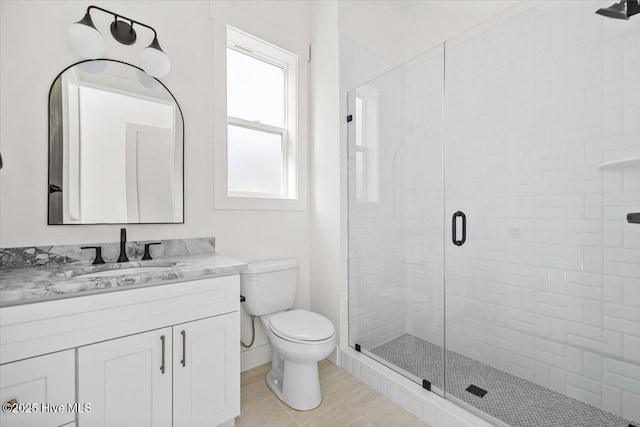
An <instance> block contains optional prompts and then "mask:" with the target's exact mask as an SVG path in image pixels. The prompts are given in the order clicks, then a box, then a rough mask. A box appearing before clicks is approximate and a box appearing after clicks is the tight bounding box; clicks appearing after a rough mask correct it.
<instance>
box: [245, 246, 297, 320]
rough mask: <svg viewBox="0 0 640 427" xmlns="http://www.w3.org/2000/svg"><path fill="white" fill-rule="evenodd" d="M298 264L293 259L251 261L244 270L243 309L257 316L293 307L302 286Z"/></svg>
mask: <svg viewBox="0 0 640 427" xmlns="http://www.w3.org/2000/svg"><path fill="white" fill-rule="evenodd" d="M298 266H299V264H298V261H297V260H295V259H291V258H285V259H274V260H268V261H258V262H250V263H249V264H247V266H246V267H245V268H244V269H243V270H241V271H240V294H241V295H242V296H244V298H245V301H244V303H243V304H242V306H243V307H244V308H245V310H246V311H247V313H249V314H251V315H253V316H263V315H265V314H271V313H277V312H278V311H283V310H288V309H290V308H291V307H293V301H294V300H295V297H296V289H297V287H298Z"/></svg>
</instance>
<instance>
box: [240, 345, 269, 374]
mask: <svg viewBox="0 0 640 427" xmlns="http://www.w3.org/2000/svg"><path fill="white" fill-rule="evenodd" d="M269 362H271V346H270V345H269V344H263V345H261V346H258V347H251V348H249V349H247V350H244V351H243V352H241V353H240V371H241V372H244V371H248V370H249V369H253V368H255V367H256V366H260V365H264V364H265V363H269Z"/></svg>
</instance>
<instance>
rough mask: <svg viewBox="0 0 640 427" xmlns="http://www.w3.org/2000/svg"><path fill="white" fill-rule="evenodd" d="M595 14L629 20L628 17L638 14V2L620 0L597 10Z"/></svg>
mask: <svg viewBox="0 0 640 427" xmlns="http://www.w3.org/2000/svg"><path fill="white" fill-rule="evenodd" d="M596 13H597V14H598V15H602V16H606V17H607V18H615V19H629V17H630V16H633V15H635V14H636V13H640V4H638V0H622V1H621V2H620V3H614V4H612V5H611V6H609V7H605V8H602V9H598V10H596Z"/></svg>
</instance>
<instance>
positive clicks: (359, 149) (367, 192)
mask: <svg viewBox="0 0 640 427" xmlns="http://www.w3.org/2000/svg"><path fill="white" fill-rule="evenodd" d="M358 99H360V100H361V101H362V114H361V116H360V117H358V114H356V112H357V107H356V105H357V104H356V103H357V100H358ZM378 99H379V94H378V90H377V89H375V88H372V87H369V86H362V87H360V88H358V89H357V90H356V91H355V96H354V98H353V102H354V105H353V113H354V117H355V119H354V121H355V123H354V124H355V126H356V129H354V137H355V138H357V132H358V128H360V130H361V132H362V135H361V138H362V144H361V145H358V144H357V143H356V141H355V140H354V144H353V145H354V147H355V154H354V155H356V156H357V153H362V167H363V171H362V178H363V182H362V196H361V197H357V195H356V201H358V202H372V203H375V202H378V200H379V187H380V183H379V173H378V169H379V162H378V120H379V115H378V102H379V101H378Z"/></svg>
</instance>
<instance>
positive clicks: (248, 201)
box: [214, 25, 308, 210]
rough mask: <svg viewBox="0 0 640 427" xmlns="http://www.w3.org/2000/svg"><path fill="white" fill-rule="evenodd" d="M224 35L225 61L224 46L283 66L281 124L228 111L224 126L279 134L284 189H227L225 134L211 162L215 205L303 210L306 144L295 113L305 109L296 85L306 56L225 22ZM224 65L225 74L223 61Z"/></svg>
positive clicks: (226, 140) (255, 208)
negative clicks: (268, 191)
mask: <svg viewBox="0 0 640 427" xmlns="http://www.w3.org/2000/svg"><path fill="white" fill-rule="evenodd" d="M226 36H227V37H226V45H225V49H224V56H225V62H226V55H227V49H234V50H237V51H239V52H241V53H243V54H247V55H250V56H253V57H255V58H257V59H260V60H262V61H265V62H268V63H271V64H274V65H276V66H278V67H281V68H283V70H284V73H285V123H284V127H282V128H280V127H277V126H271V125H267V124H263V123H259V122H253V121H248V120H244V119H242V118H238V117H232V116H228V115H227V117H226V125H227V126H226V127H225V134H226V132H227V129H228V126H240V127H245V128H248V129H254V130H258V131H263V132H270V133H275V134H279V135H282V144H283V150H282V151H283V156H284V157H285V158H284V163H283V165H284V167H283V172H284V173H283V175H284V176H283V180H284V183H283V188H284V193H283V194H274V195H269V194H264V193H251V192H237V191H229V189H228V174H227V169H228V163H227V153H228V149H227V143H228V139H226V138H225V144H224V147H220V146H218V148H217V149H216V154H217V156H216V157H217V159H218V160H217V161H215V162H214V164H215V166H216V168H217V170H216V172H215V178H216V182H215V199H214V200H215V202H214V203H215V207H216V208H218V209H252V210H304V209H306V191H304V190H305V187H306V165H305V164H304V160H305V159H306V149H305V148H306V147H305V146H303V145H302V144H301V141H300V138H299V123H298V116H299V110H301V109H302V110H303V111H306V109H305V108H304V107H303V106H302V105H301V102H300V101H301V100H303V101H304V102H306V101H307V97H306V94H304V95H303V96H302V98H301V94H300V93H299V91H298V87H299V85H301V84H305V83H306V77H307V76H306V73H307V72H308V70H307V67H308V66H307V64H306V61H304V60H305V59H307V58H306V57H305V58H302V60H303V61H301V59H300V55H299V54H298V53H293V52H292V51H289V50H285V49H283V48H280V47H278V46H275V45H273V44H271V43H269V42H267V41H265V40H262V39H259V38H257V37H254V36H252V35H250V34H248V33H246V32H243V31H241V30H238V29H236V28H234V27H231V26H229V25H227V26H226ZM220 47H222V46H220ZM295 47H297V46H295ZM294 50H295V49H294ZM297 50H300V49H297ZM297 50H296V52H297ZM307 51H308V46H307ZM303 63H304V65H305V68H304V71H305V75H304V77H305V81H304V82H301V77H303V76H302V75H301V74H300V65H301V64H303ZM224 69H225V76H226V65H225V67H224ZM218 81H219V80H218ZM225 93H226V78H225ZM225 106H226V98H225ZM305 142H306V141H305ZM220 148H224V150H221V149H220ZM219 154H224V157H223V159H224V165H223V164H222V161H221V160H222V159H221V156H219Z"/></svg>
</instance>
